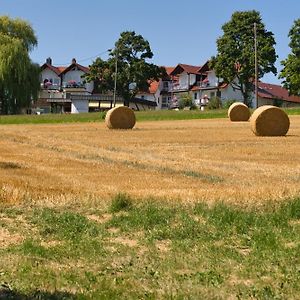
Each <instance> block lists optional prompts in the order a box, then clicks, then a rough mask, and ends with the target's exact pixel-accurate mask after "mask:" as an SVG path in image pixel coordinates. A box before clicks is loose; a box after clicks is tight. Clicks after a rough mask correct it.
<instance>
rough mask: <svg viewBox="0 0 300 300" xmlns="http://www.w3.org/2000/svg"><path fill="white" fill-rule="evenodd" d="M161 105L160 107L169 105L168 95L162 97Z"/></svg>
mask: <svg viewBox="0 0 300 300" xmlns="http://www.w3.org/2000/svg"><path fill="white" fill-rule="evenodd" d="M161 107H162V108H166V107H169V103H168V97H162V101H161Z"/></svg>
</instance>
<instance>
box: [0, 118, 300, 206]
mask: <svg viewBox="0 0 300 300" xmlns="http://www.w3.org/2000/svg"><path fill="white" fill-rule="evenodd" d="M290 120H291V126H290V130H289V132H288V134H287V136H286V137H257V136H255V135H254V134H253V133H252V132H251V129H250V125H249V123H247V122H246V123H239V122H238V123H234V124H233V123H231V122H229V121H228V119H212V120H185V121H158V122H140V123H137V124H136V126H135V128H134V129H133V130H130V131H126V130H115V131H114V130H113V131H112V130H108V129H107V128H106V126H105V124H104V123H80V124H55V125H53V124H51V125H3V126H1V127H0V178H1V179H0V188H1V190H0V191H1V192H0V198H1V199H2V201H7V202H20V201H26V200H27V199H30V200H40V201H44V200H46V201H49V202H51V203H54V204H55V205H59V204H60V203H61V202H64V203H65V202H66V201H68V200H70V201H73V200H76V199H104V200H105V199H110V198H111V197H112V196H113V195H115V194H116V193H118V192H125V193H128V194H129V195H130V196H132V197H134V198H136V199H138V198H145V197H147V196H153V197H159V198H162V199H166V200H174V201H177V200H180V201H183V202H195V201H199V200H205V201H208V202H214V201H216V200H222V201H224V202H228V203H235V204H239V205H242V206H248V205H252V204H255V205H258V204H261V203H263V202H264V201H267V200H280V199H287V198H289V197H294V196H299V194H300V155H299V154H300V153H299V151H300V150H299V146H300V117H298V116H291V118H290ZM83 201H84V200H83Z"/></svg>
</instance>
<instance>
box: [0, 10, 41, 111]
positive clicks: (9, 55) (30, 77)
mask: <svg viewBox="0 0 300 300" xmlns="http://www.w3.org/2000/svg"><path fill="white" fill-rule="evenodd" d="M36 45H37V38H36V36H35V34H34V31H33V29H32V28H31V26H30V25H29V24H28V23H27V22H26V21H23V20H21V19H11V18H9V17H7V16H2V17H0V102H1V112H2V113H4V114H8V113H18V112H20V111H21V110H22V108H26V107H28V106H29V104H30V102H31V100H32V98H36V97H37V94H38V91H39V73H40V68H39V66H38V65H37V64H34V63H32V61H31V59H30V57H29V52H30V51H31V50H32V49H33V48H34V47H35V46H36Z"/></svg>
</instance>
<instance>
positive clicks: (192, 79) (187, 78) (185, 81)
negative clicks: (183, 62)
mask: <svg viewBox="0 0 300 300" xmlns="http://www.w3.org/2000/svg"><path fill="white" fill-rule="evenodd" d="M194 83H196V75H195V74H190V75H189V74H188V73H187V72H182V73H181V74H180V75H179V88H180V89H188V87H189V84H190V85H193V84H194Z"/></svg>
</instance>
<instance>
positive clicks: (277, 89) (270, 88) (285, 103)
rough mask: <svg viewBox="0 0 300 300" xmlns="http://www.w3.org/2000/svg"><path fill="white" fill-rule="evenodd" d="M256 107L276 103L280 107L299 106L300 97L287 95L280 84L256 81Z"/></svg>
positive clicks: (286, 91)
mask: <svg viewBox="0 0 300 300" xmlns="http://www.w3.org/2000/svg"><path fill="white" fill-rule="evenodd" d="M257 96H258V107H259V106H262V105H276V106H282V107H296V106H300V97H299V96H292V95H289V92H288V90H287V89H285V88H283V87H282V86H280V85H276V84H270V83H264V82H261V81H260V82H258V93H257Z"/></svg>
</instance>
